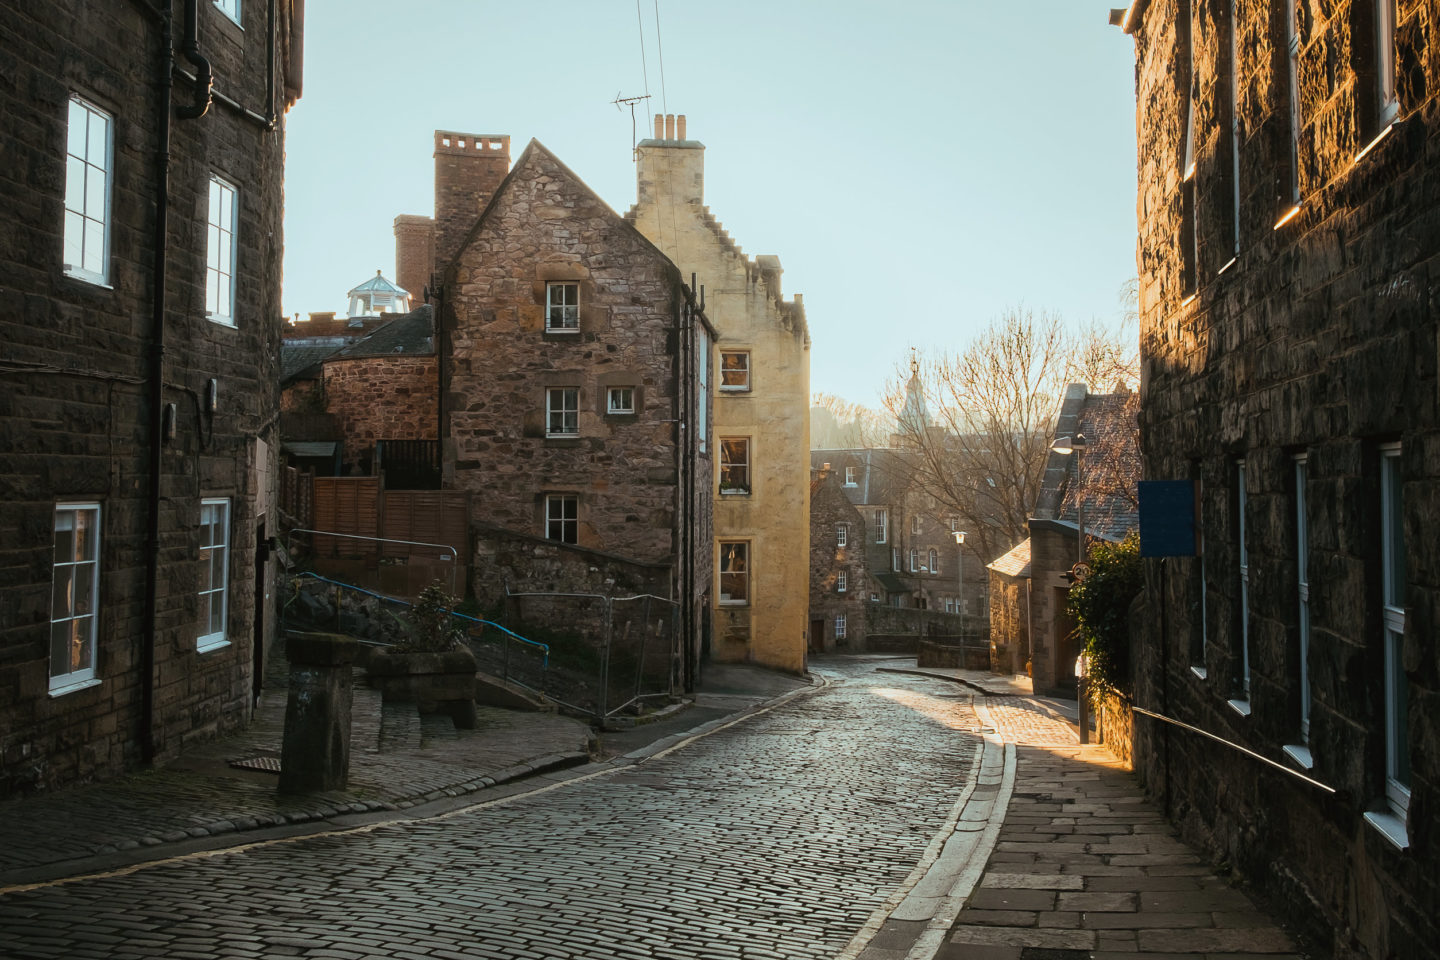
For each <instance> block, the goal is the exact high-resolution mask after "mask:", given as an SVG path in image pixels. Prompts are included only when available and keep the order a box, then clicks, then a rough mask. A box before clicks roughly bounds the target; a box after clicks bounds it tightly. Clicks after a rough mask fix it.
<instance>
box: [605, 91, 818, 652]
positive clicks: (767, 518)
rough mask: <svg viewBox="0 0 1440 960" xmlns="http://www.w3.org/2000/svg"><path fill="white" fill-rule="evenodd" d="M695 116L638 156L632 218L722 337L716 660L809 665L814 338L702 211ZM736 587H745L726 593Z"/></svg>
mask: <svg viewBox="0 0 1440 960" xmlns="http://www.w3.org/2000/svg"><path fill="white" fill-rule="evenodd" d="M685 134H686V132H685V118H684V117H683V116H681V117H678V118H676V117H674V116H669V117H661V116H658V115H657V116H656V118H655V136H654V138H653V139H647V140H642V141H640V144H639V146H638V147H637V149H636V158H637V175H638V179H639V183H638V198H637V202H636V204H635V206H634V207H633V208H632V209H631V210H630V212H629V213H628V214H627V215H626V218H627V219H628V220H629V221H630V222H631V223H633V224H634V225H635V227H636V228H637V229H638V230H639V231H640V232H641V233H642V234H644V235H645V236H646V237H648V238H649V239H650V240H651V241H652V242H653V243H654V244H655V245H656V246H657V247H658V248H660V249H661V250H663V251H664V252H665V253H666V254H667V255H668V256H669V257H670V258H671V259H672V260H674V261H675V263H676V264H678V265H679V267H680V269H681V271H682V272H683V274H684V275H685V276H694V277H697V278H698V281H699V283H700V284H701V285H702V286H703V287H704V291H705V297H704V301H705V310H706V314H707V315H708V316H709V317H710V318H711V320H712V321H713V323H714V324H715V329H716V330H717V331H718V335H719V342H718V343H716V344H715V345H714V348H715V350H716V352H718V354H719V363H718V365H717V370H718V376H717V377H716V380H715V383H714V390H715V399H714V406H715V410H714V422H715V446H716V448H717V449H718V461H717V470H716V481H717V486H716V488H715V491H716V492H715V501H716V502H715V538H716V539H715V567H716V577H717V589H716V590H715V591H714V593H713V595H712V597H713V603H714V617H715V638H714V643H713V645H712V647H711V651H712V655H713V656H714V658H715V659H716V660H720V661H737V660H744V661H750V662H753V663H759V664H763V665H766V666H770V667H777V668H780V669H783V670H792V671H800V670H803V669H804V668H805V652H806V642H807V641H806V632H807V628H808V626H809V619H808V613H807V598H808V596H809V582H808V581H809V570H810V564H809V559H808V551H809V545H810V469H809V463H808V453H809V450H810V417H809V402H810V334H809V331H808V329H807V327H806V324H805V309H804V303H803V301H802V299H801V297H800V296H799V295H798V294H797V295H796V296H795V297H794V298H793V299H791V300H786V299H784V297H783V296H782V294H781V289H780V276H781V273H782V270H781V268H780V260H779V258H778V257H773V256H761V257H756V258H754V259H751V258H750V257H747V256H745V254H744V253H743V252H742V251H741V250H740V248H739V247H738V246H737V245H736V244H735V242H734V241H733V240H731V239H730V236H729V234H727V233H726V232H725V230H724V229H723V228H722V227H721V226H720V224H719V223H718V222H717V221H716V219H715V217H714V216H712V215H711V213H710V210H709V208H708V207H706V206H705V205H704V203H705V190H704V181H705V146H704V144H702V143H700V142H699V141H696V140H688V139H686V135H685ZM730 585H733V586H734V587H735V588H736V589H735V590H731V589H728V586H730Z"/></svg>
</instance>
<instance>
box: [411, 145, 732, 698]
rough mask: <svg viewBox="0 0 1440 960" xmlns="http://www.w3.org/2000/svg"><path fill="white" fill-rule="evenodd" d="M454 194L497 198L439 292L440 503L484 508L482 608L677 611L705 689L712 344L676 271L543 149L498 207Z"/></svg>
mask: <svg viewBox="0 0 1440 960" xmlns="http://www.w3.org/2000/svg"><path fill="white" fill-rule="evenodd" d="M452 136H453V137H455V138H457V139H459V140H461V141H464V140H472V141H473V140H474V139H475V138H472V137H469V136H468V135H464V134H454V135H452ZM506 143H507V144H508V140H507V141H506ZM442 157H443V159H447V160H448V159H449V157H448V155H442ZM488 159H489V158H488V157H487V160H488ZM493 172H494V171H493V169H491V168H490V167H489V165H488V164H486V165H480V166H477V167H474V168H471V169H470V171H469V173H470V174H474V175H477V176H481V177H486V176H489V175H491V174H492V173H493ZM452 175H453V174H452V173H451V172H450V171H449V170H448V168H447V167H446V166H443V165H441V164H439V163H438V162H437V168H436V187H437V192H439V191H443V192H444V193H445V195H447V196H451V197H454V196H475V195H477V193H480V192H483V193H484V194H486V195H487V196H488V200H487V202H486V204H485V206H484V210H483V212H482V213H479V214H477V216H476V217H475V218H474V219H472V221H471V223H470V226H469V229H468V231H466V232H465V233H463V235H461V236H460V237H459V239H458V240H457V241H456V242H455V243H454V244H453V251H454V252H453V255H452V256H453V259H451V260H450V261H449V263H448V266H446V267H445V269H444V273H443V281H442V284H441V288H440V302H441V311H442V314H441V315H442V333H443V337H444V344H443V347H442V351H441V353H442V362H443V365H444V370H443V377H444V380H443V393H442V396H443V417H444V419H443V425H444V426H443V433H442V436H443V440H444V444H445V455H444V483H445V486H446V487H447V488H454V489H460V490H468V491H471V492H472V494H473V496H472V497H471V503H472V515H471V526H472V529H474V530H475V531H477V534H476V561H475V573H474V576H473V578H472V588H473V590H474V592H475V594H476V596H477V597H478V598H479V599H480V600H481V602H482V603H493V602H495V601H497V600H498V599H500V598H503V596H504V595H505V590H506V589H507V588H508V589H511V590H530V591H558V592H563V593H582V592H585V593H611V592H614V593H622V594H623V593H626V592H641V593H643V592H650V593H659V594H660V595H662V596H664V597H667V598H669V599H672V600H675V601H677V602H678V603H679V604H680V606H681V608H682V612H681V618H682V619H681V622H682V623H683V624H684V625H685V634H684V635H685V637H686V640H687V642H686V643H685V646H684V653H685V664H684V681H685V683H686V684H687V685H688V684H692V683H693V682H694V680H695V677H696V672H697V670H698V664H699V660H700V657H701V654H702V650H701V645H702V643H703V638H704V636H705V634H706V632H707V625H708V623H709V616H708V607H709V599H710V593H711V590H712V571H713V560H712V552H711V535H712V527H711V522H712V521H711V503H712V494H711V489H712V486H711V485H712V483H713V482H714V481H713V479H712V477H713V468H712V462H713V457H714V449H715V446H716V444H717V440H716V438H715V437H713V436H712V435H711V432H710V425H709V411H708V409H707V400H708V396H707V394H708V384H709V383H711V382H713V374H712V372H711V370H710V368H709V357H710V347H709V345H710V343H711V342H712V339H713V335H714V333H713V330H711V329H710V327H709V324H708V322H707V321H706V320H705V316H704V314H703V313H702V312H700V310H699V309H698V305H697V304H696V302H695V299H694V297H693V296H692V295H691V293H690V291H689V289H688V288H687V287H686V286H685V285H684V284H683V283H682V281H681V276H680V271H679V270H678V269H677V268H676V266H675V264H674V263H672V262H671V261H670V259H669V258H668V257H666V256H665V254H663V253H662V252H661V251H660V250H658V249H657V248H656V247H655V246H654V245H653V244H652V243H651V242H650V241H649V240H647V239H646V238H645V237H644V236H642V235H641V233H640V232H639V231H637V230H636V229H635V228H634V227H633V226H632V225H630V224H629V223H627V222H626V221H625V220H623V219H622V218H621V217H620V216H619V215H617V214H616V213H615V212H614V211H613V210H611V209H610V207H608V206H607V205H606V204H605V203H604V201H602V200H601V199H600V198H599V197H598V196H596V195H595V194H594V193H593V192H592V191H591V190H590V188H589V187H587V186H586V185H585V184H584V183H583V182H582V181H581V180H580V179H579V178H578V177H577V176H576V175H575V174H574V173H572V172H571V171H570V170H569V169H568V168H567V167H566V166H565V165H564V164H563V163H561V162H560V161H559V160H558V159H557V158H556V157H555V156H554V154H552V153H551V152H550V151H549V150H547V149H546V148H545V147H544V146H542V145H541V144H540V143H538V142H536V141H533V140H532V141H531V142H530V144H529V146H527V147H526V149H525V152H524V153H523V154H522V155H521V156H520V158H519V159H518V160H517V161H516V163H515V166H514V168H513V169H512V170H510V171H509V173H508V174H506V175H505V176H504V178H503V180H501V181H500V182H499V183H497V184H495V185H493V187H491V186H489V185H488V184H485V185H484V187H485V189H483V190H479V191H476V190H466V189H463V188H460V187H455V186H454V185H453V184H451V183H450V182H449V179H448V178H449V177H451V176H452ZM439 203H440V201H439V200H437V205H438V204H439ZM437 219H438V218H437ZM441 222H443V221H441ZM444 236H445V234H444V231H440V232H437V238H438V239H437V246H436V250H437V255H438V254H443V253H444V251H446V250H447V249H452V245H450V244H449V241H447V240H445V239H444ZM527 557H528V558H529V559H528V560H527V559H525V558H527ZM647 571H649V572H647ZM722 585H725V586H727V587H728V586H729V585H730V582H729V581H728V580H726V579H723V578H722Z"/></svg>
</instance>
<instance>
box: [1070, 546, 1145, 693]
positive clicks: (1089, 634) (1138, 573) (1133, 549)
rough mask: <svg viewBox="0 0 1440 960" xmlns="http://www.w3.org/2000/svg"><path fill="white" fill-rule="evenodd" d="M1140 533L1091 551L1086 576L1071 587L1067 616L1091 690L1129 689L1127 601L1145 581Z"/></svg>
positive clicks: (1128, 607) (1128, 614)
mask: <svg viewBox="0 0 1440 960" xmlns="http://www.w3.org/2000/svg"><path fill="white" fill-rule="evenodd" d="M1144 579H1145V578H1144V571H1143V568H1142V566H1141V564H1140V537H1139V535H1138V534H1134V533H1132V534H1130V536H1128V537H1126V538H1125V539H1124V541H1122V542H1121V543H1118V544H1117V543H1101V544H1098V545H1097V546H1095V547H1093V548H1092V549H1091V551H1090V576H1088V577H1086V578H1085V579H1084V580H1082V581H1081V582H1079V583H1077V584H1075V585H1074V586H1073V587H1071V588H1070V598H1069V607H1070V615H1071V616H1072V617H1074V618H1075V623H1076V627H1075V631H1076V633H1078V634H1079V635H1080V640H1081V642H1082V643H1083V644H1084V649H1085V658H1086V664H1087V672H1088V676H1089V678H1090V689H1091V694H1092V696H1093V697H1094V698H1096V699H1097V700H1098V699H1099V698H1100V697H1102V696H1104V695H1105V694H1108V693H1115V694H1119V695H1121V696H1124V695H1126V694H1128V692H1129V687H1130V603H1131V601H1133V600H1134V599H1135V597H1136V596H1137V595H1138V594H1139V593H1140V588H1141V587H1142V586H1143V585H1144Z"/></svg>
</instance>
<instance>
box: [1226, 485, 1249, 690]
mask: <svg viewBox="0 0 1440 960" xmlns="http://www.w3.org/2000/svg"><path fill="white" fill-rule="evenodd" d="M1235 490H1236V508H1235V509H1236V512H1237V514H1238V516H1237V520H1238V527H1239V529H1238V531H1237V533H1238V535H1239V549H1240V696H1239V697H1238V698H1236V699H1234V700H1231V701H1230V706H1231V707H1233V708H1235V710H1236V712H1238V713H1240V714H1241V715H1242V716H1249V715H1250V552H1249V551H1248V550H1247V549H1246V547H1245V512H1246V505H1247V497H1246V494H1245V461H1244V460H1236V461H1235Z"/></svg>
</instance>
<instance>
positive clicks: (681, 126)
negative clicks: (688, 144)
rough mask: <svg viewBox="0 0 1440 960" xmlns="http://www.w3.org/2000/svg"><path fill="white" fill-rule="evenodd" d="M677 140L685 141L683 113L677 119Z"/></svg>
mask: <svg viewBox="0 0 1440 960" xmlns="http://www.w3.org/2000/svg"><path fill="white" fill-rule="evenodd" d="M675 139H676V140H684V139H685V114H683V113H682V114H679V115H677V116H676V117H675Z"/></svg>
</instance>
